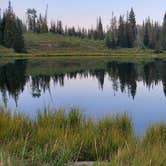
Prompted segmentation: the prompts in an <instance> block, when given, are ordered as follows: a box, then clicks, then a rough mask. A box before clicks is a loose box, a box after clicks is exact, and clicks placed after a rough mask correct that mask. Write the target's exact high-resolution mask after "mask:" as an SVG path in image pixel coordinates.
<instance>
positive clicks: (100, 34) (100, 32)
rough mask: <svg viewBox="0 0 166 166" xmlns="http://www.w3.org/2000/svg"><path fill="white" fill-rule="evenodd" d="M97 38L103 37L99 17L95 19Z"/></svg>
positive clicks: (101, 38)
mask: <svg viewBox="0 0 166 166" xmlns="http://www.w3.org/2000/svg"><path fill="white" fill-rule="evenodd" d="M96 31H97V39H99V40H103V39H104V32H103V24H102V21H101V17H99V19H98V20H97V30H96Z"/></svg>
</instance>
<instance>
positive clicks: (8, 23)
mask: <svg viewBox="0 0 166 166" xmlns="http://www.w3.org/2000/svg"><path fill="white" fill-rule="evenodd" d="M47 10H48V6H47V8H46V11H45V15H44V16H42V14H38V13H37V11H36V10H35V9H27V11H26V16H27V21H26V23H27V24H26V25H25V24H23V23H22V21H21V20H20V19H19V18H18V17H17V16H16V15H15V14H14V12H13V9H12V6H11V3H10V1H9V6H8V9H6V10H5V12H4V13H3V16H1V15H0V44H2V45H4V46H6V47H9V48H14V50H15V51H16V52H25V45H24V38H23V33H24V32H26V31H28V32H33V33H48V32H51V33H54V34H60V35H65V36H76V37H79V38H89V39H93V40H103V41H104V42H105V45H106V46H107V47H108V48H112V49H115V48H119V47H120V48H121V47H122V48H123V47H124V48H133V47H140V48H142V49H145V48H149V49H153V50H155V52H156V53H160V52H162V51H163V50H166V14H165V16H164V19H163V23H162V25H160V24H159V23H158V22H157V21H153V20H151V19H150V18H149V17H148V18H147V19H145V20H144V21H143V23H142V25H137V23H136V17H135V13H134V10H133V9H132V8H131V10H130V12H127V14H126V16H124V15H120V17H119V18H117V17H115V16H114V14H112V18H111V23H110V25H109V26H108V28H107V30H106V31H105V30H104V28H103V24H102V19H101V17H99V18H98V19H97V25H96V27H95V28H90V29H87V28H80V27H78V28H76V27H74V26H73V27H68V26H63V23H62V21H61V20H58V21H52V22H51V24H50V27H49V26H48V21H47V12H48V11H47Z"/></svg>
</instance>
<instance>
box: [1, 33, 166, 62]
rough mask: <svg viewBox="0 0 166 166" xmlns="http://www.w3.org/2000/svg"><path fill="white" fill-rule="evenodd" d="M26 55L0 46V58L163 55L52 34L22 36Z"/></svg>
mask: <svg viewBox="0 0 166 166" xmlns="http://www.w3.org/2000/svg"><path fill="white" fill-rule="evenodd" d="M24 39H25V45H26V49H27V53H26V54H25V53H24V54H22V53H21V54H18V53H14V51H13V49H8V48H5V47H3V46H0V57H18V58H20V57H48V56H49V57H55V56H56V57H57V56H71V55H72V56H108V55H111V57H112V58H115V59H122V60H125V61H130V60H140V59H142V60H144V59H153V58H164V59H165V57H166V56H165V55H166V54H165V53H162V54H155V53H154V52H153V50H150V49H140V48H137V47H136V48H118V49H114V50H111V49H108V48H106V47H105V45H104V41H100V40H90V39H87V38H84V39H81V38H78V37H70V36H64V35H57V34H52V33H42V34H35V33H26V34H24Z"/></svg>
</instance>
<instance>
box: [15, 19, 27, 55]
mask: <svg viewBox="0 0 166 166" xmlns="http://www.w3.org/2000/svg"><path fill="white" fill-rule="evenodd" d="M14 30H15V32H14V41H13V48H14V51H15V52H18V53H23V52H26V50H25V44H24V37H23V32H22V22H21V21H20V20H19V19H18V18H17V19H16V22H15V27H14Z"/></svg>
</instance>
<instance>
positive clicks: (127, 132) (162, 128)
mask: <svg viewBox="0 0 166 166" xmlns="http://www.w3.org/2000/svg"><path fill="white" fill-rule="evenodd" d="M0 143H1V147H0V164H1V165H7V164H8V165H56V166H62V165H65V164H66V163H69V162H76V161H107V162H109V164H108V165H139V164H141V165H142V164H143V165H155V164H157V165H158V164H159V165H162V164H164V163H165V162H166V156H165V152H166V146H165V145H166V125H165V124H159V125H156V126H151V127H149V128H148V129H147V132H146V133H145V135H144V137H142V138H138V137H136V135H135V133H134V129H133V124H132V120H131V118H129V116H128V115H127V114H123V115H116V116H107V117H103V118H101V119H99V120H94V119H92V118H86V117H85V116H84V115H83V114H82V113H81V112H80V111H79V110H78V109H71V110H70V111H69V112H67V111H65V110H62V109H61V110H57V111H51V110H45V111H44V113H38V116H37V117H36V119H35V120H32V119H30V118H29V117H27V116H24V115H21V114H18V113H11V112H10V111H7V110H5V109H3V108H1V109H0ZM98 165H100V164H98Z"/></svg>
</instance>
